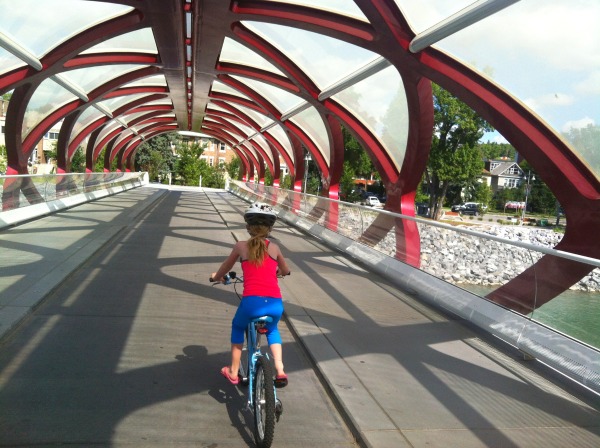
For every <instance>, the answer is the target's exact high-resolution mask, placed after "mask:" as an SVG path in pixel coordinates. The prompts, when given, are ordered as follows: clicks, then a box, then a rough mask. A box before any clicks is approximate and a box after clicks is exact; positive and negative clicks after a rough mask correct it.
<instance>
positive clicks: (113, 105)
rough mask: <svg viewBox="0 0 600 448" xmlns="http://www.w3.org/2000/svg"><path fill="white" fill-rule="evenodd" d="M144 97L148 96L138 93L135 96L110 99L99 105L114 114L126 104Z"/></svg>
mask: <svg viewBox="0 0 600 448" xmlns="http://www.w3.org/2000/svg"><path fill="white" fill-rule="evenodd" d="M145 96H149V95H148V94H146V93H138V94H135V95H123V96H119V97H116V98H110V99H108V100H104V101H101V102H100V104H101V105H102V106H105V107H107V108H108V110H110V111H111V112H114V111H115V110H117V109H118V108H119V107H121V106H123V105H125V104H127V103H130V102H132V101H135V100H137V99H140V98H143V97H145Z"/></svg>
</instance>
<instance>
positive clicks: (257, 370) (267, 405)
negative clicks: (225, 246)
mask: <svg viewBox="0 0 600 448" xmlns="http://www.w3.org/2000/svg"><path fill="white" fill-rule="evenodd" d="M223 278H224V281H223V282H214V280H213V279H212V278H211V279H210V281H211V282H213V286H214V285H216V284H219V283H223V284H224V285H229V284H233V287H234V291H235V293H236V295H237V296H238V298H239V299H240V300H241V299H242V297H241V295H240V293H238V291H237V288H236V285H237V284H238V283H243V281H244V279H243V277H237V275H236V273H235V272H233V271H232V272H230V273H229V274H226V275H225V276H224V277H223ZM272 320H273V319H272V318H271V317H270V316H261V317H257V318H255V319H252V320H251V321H250V323H249V324H248V327H247V329H246V338H245V344H244V346H243V348H242V359H241V362H240V369H239V372H238V379H239V384H241V385H242V386H248V391H249V393H248V404H247V409H250V410H251V411H252V412H253V414H254V440H255V442H256V445H257V446H258V447H259V448H269V447H270V446H271V443H273V437H274V436H275V422H278V421H279V418H280V417H281V414H282V413H283V404H282V403H281V400H279V398H277V390H276V388H275V381H274V378H275V369H274V367H273V364H272V362H271V358H270V357H269V354H268V353H265V352H263V351H262V346H261V337H262V335H263V334H266V332H267V329H266V327H265V326H266V324H267V323H268V322H271V321H272Z"/></svg>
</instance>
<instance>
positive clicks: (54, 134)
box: [46, 132, 58, 140]
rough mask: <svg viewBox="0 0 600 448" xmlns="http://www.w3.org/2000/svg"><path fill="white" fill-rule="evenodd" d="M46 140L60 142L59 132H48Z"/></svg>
mask: <svg viewBox="0 0 600 448" xmlns="http://www.w3.org/2000/svg"><path fill="white" fill-rule="evenodd" d="M46 138H47V139H50V140H58V132H48V133H47V134H46Z"/></svg>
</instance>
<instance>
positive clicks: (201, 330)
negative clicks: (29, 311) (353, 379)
mask: <svg viewBox="0 0 600 448" xmlns="http://www.w3.org/2000/svg"><path fill="white" fill-rule="evenodd" d="M138 193H139V192H130V193H123V194H121V195H119V196H118V197H115V198H107V199H104V200H102V201H97V202H94V203H91V204H87V205H85V206H82V207H78V208H76V209H72V210H70V211H68V212H65V213H61V214H58V215H55V216H52V217H48V218H44V219H42V220H38V221H36V222H34V223H30V224H26V225H24V226H20V227H18V228H14V229H12V230H11V231H9V232H8V233H5V234H4V235H3V236H5V237H6V238H9V237H12V236H15V237H16V236H18V237H19V238H13V239H12V240H13V244H14V245H15V246H17V245H18V247H19V249H20V250H21V252H22V253H23V254H24V253H25V252H26V250H24V249H25V247H24V246H25V245H21V244H18V243H16V242H15V241H16V240H19V239H20V240H21V241H22V240H23V238H26V237H27V234H28V233H30V234H32V235H33V234H40V233H43V232H44V229H46V232H47V233H46V234H45V238H44V239H43V240H42V239H41V240H39V241H37V244H39V246H38V248H35V249H31V248H30V249H31V251H32V252H33V251H37V252H38V254H37V255H38V256H40V254H41V253H43V254H44V255H43V258H44V259H45V261H46V262H48V264H49V263H51V258H52V257H58V256H59V255H60V252H61V249H60V247H62V248H63V249H62V250H64V255H65V256H66V254H67V253H68V252H69V247H71V246H72V245H73V244H77V243H76V240H77V238H78V237H80V236H82V235H80V234H78V232H80V233H81V234H88V235H89V232H90V229H91V228H92V226H95V225H96V224H98V223H99V222H102V221H104V219H103V218H101V216H110V215H111V214H112V213H114V210H117V209H119V210H121V209H123V208H124V207H125V208H126V207H127V206H128V205H129V204H128V198H127V195H128V194H129V196H130V198H131V197H132V196H133V195H135V194H138ZM133 202H135V201H133V200H132V203H133ZM111 219H112V218H108V219H107V221H108V223H107V224H108V225H110V221H111ZM238 219H239V217H238ZM92 221H93V222H92ZM61 235H62V236H61ZM9 239H10V238H9ZM3 241H4V243H6V245H5V246H4V247H5V249H8V248H9V247H12V246H11V245H10V244H8V243H7V240H6V239H5V240H3ZM42 241H47V244H48V245H52V246H53V248H52V250H44V249H43V248H42V247H41V246H43V243H42ZM232 243H233V239H232V236H231V229H230V228H227V227H226V226H224V223H223V220H222V217H221V216H220V215H219V214H218V213H217V211H216V210H215V208H214V207H213V206H212V205H211V202H210V201H209V200H208V197H207V196H206V195H205V194H199V192H198V191H195V192H193V193H192V192H186V191H171V192H169V193H166V194H163V195H162V197H161V198H160V199H158V200H157V201H156V202H155V204H154V205H153V206H152V208H151V209H149V210H148V212H147V214H145V215H142V217H141V219H140V220H139V221H138V222H135V221H132V222H130V223H129V224H125V225H124V227H123V229H122V230H121V231H120V232H119V233H118V234H117V236H116V237H115V238H113V239H112V241H111V242H110V243H109V244H108V245H107V246H105V247H104V248H102V249H101V250H100V251H99V252H98V253H96V255H95V256H94V257H93V258H91V259H90V260H89V262H87V263H85V264H84V265H83V266H82V268H81V269H79V270H78V271H77V272H76V273H75V274H74V275H72V276H70V277H69V278H68V280H67V281H65V282H63V283H62V284H61V285H60V286H59V287H58V289H56V290H55V291H54V293H53V294H52V295H51V296H50V297H49V298H48V299H47V300H46V301H45V302H44V304H43V305H42V306H40V307H39V308H38V309H37V310H36V311H35V312H34V313H33V315H31V316H30V318H28V320H27V321H26V323H25V324H23V325H21V327H20V328H19V329H18V330H17V331H16V332H14V334H12V335H11V336H10V337H9V338H7V339H5V340H4V341H3V343H2V344H1V345H0V446H54V445H68V446H82V447H89V446H157V447H168V446H179V447H188V446H206V447H209V446H210V447H217V446H218V447H240V446H251V445H252V435H251V432H250V431H249V429H248V428H249V425H251V422H252V420H251V414H250V413H249V412H248V411H245V410H244V407H245V397H244V395H243V391H242V390H240V389H238V388H236V387H234V386H231V385H230V384H229V383H226V382H225V380H224V379H223V378H222V377H221V376H220V375H219V369H220V368H221V367H222V366H223V365H225V364H226V363H227V362H228V357H229V354H228V347H229V346H228V340H229V328H230V319H231V317H232V315H233V313H234V310H235V306H236V302H237V300H238V299H237V297H235V296H234V294H233V292H232V291H231V290H228V289H227V288H217V287H211V286H209V285H208V281H207V279H208V273H209V272H210V271H211V270H215V266H218V263H220V262H221V261H222V259H224V257H225V256H226V255H227V254H228V252H229V250H230V248H231V245H232ZM80 244H81V243H80ZM59 246H60V247H59ZM15 249H16V247H15ZM30 253H31V252H30ZM23 257H25V255H23ZM13 260H14V258H13ZM56 263H57V264H58V263H59V262H58V261H56ZM34 265H35V263H34ZM38 267H39V268H40V269H42V266H40V265H38ZM15 269H16V268H15ZM20 288H21V290H22V289H25V288H26V286H25V285H21V286H20ZM18 289H19V288H17V287H14V288H12V293H13V294H16V293H17V290H18ZM9 291H10V288H8V289H7V288H4V289H3V294H4V296H5V297H6V296H7V292H9ZM282 330H283V331H282V334H283V338H284V346H285V361H286V366H287V370H288V371H289V372H290V374H291V376H292V381H291V385H290V387H288V388H286V389H283V390H281V393H280V396H281V399H282V400H283V403H284V415H283V416H282V419H281V421H280V423H279V424H278V425H277V427H276V435H275V441H276V446H279V447H305V446H328V447H353V446H356V445H355V442H354V439H353V437H352V435H351V433H350V431H349V430H348V429H347V427H346V426H345V424H344V423H343V421H342V418H341V417H340V416H339V414H338V412H337V411H336V409H335V407H334V405H333V404H332V402H331V401H330V399H329V398H328V396H327V394H326V393H325V391H324V390H323V387H322V385H321V383H320V382H319V380H318V378H317V376H316V374H315V372H314V371H313V368H312V367H311V364H310V363H309V362H308V360H307V358H306V356H305V354H304V352H303V351H302V349H301V347H300V346H299V345H298V344H296V343H294V340H293V338H292V335H291V334H290V331H289V330H288V329H287V327H286V326H285V324H284V325H283V328H282Z"/></svg>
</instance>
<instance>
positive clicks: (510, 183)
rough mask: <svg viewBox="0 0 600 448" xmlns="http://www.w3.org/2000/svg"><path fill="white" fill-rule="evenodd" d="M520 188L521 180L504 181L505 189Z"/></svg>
mask: <svg viewBox="0 0 600 448" xmlns="http://www.w3.org/2000/svg"><path fill="white" fill-rule="evenodd" d="M518 186H519V179H514V178H511V179H505V180H504V187H505V188H517V187H518Z"/></svg>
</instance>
